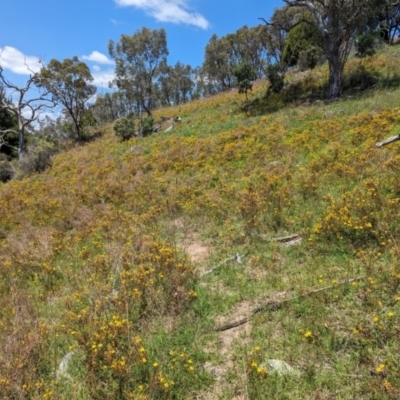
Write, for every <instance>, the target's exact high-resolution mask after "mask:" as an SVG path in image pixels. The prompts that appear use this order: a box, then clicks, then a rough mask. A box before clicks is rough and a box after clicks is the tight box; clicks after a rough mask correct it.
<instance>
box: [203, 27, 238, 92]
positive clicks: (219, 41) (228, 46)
mask: <svg viewBox="0 0 400 400" xmlns="http://www.w3.org/2000/svg"><path fill="white" fill-rule="evenodd" d="M231 54H232V40H230V38H229V37H226V36H223V37H221V38H218V36H217V35H216V34H214V35H212V36H211V38H210V40H209V42H208V43H207V46H206V48H205V59H204V63H203V71H204V72H205V73H206V75H207V79H208V80H209V82H210V83H212V84H213V85H214V86H215V87H216V91H218V92H219V91H222V90H224V89H229V88H231V87H232V86H233V83H234V76H233V68H234V65H235V60H232V57H231Z"/></svg>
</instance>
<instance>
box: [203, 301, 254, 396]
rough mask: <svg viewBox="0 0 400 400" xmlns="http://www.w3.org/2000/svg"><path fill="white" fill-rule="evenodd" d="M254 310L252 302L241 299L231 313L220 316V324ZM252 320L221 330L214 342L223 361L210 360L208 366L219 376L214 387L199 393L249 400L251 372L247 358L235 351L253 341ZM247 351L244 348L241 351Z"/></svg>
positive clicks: (216, 376) (244, 315) (218, 324)
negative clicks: (216, 362) (248, 390)
mask: <svg viewBox="0 0 400 400" xmlns="http://www.w3.org/2000/svg"><path fill="white" fill-rule="evenodd" d="M250 314H251V303H250V302H248V301H242V302H240V303H239V304H238V305H237V306H236V307H235V309H234V311H233V312H232V313H230V314H229V316H225V317H220V318H217V320H216V325H217V326H220V325H224V324H226V323H228V322H230V321H235V320H238V319H241V318H244V317H248V316H249V315H250ZM250 333H251V324H250V323H247V324H244V325H240V326H237V327H235V328H232V329H228V330H226V331H222V332H218V337H217V340H216V342H215V343H214V349H212V350H211V349H210V351H214V352H215V353H217V355H218V358H220V359H221V360H222V361H221V362H220V363H219V364H216V365H214V364H211V363H206V364H205V366H204V367H205V369H206V370H207V371H208V372H210V373H211V374H212V375H213V376H214V377H215V383H214V385H213V387H212V388H211V390H209V391H208V392H206V393H202V394H201V395H199V396H198V397H197V399H201V400H216V399H229V400H247V399H248V395H247V372H246V360H245V359H243V360H240V357H239V358H238V357H237V356H236V355H235V353H236V352H235V349H237V348H243V347H244V346H246V345H247V344H249V342H250ZM240 353H242V354H243V351H240Z"/></svg>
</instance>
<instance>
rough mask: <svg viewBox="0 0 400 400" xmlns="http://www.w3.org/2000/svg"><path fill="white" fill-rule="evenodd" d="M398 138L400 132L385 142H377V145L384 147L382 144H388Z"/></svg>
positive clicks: (399, 138) (399, 137)
mask: <svg viewBox="0 0 400 400" xmlns="http://www.w3.org/2000/svg"><path fill="white" fill-rule="evenodd" d="M396 140H400V133H399V134H397V135H394V136H391V137H390V138H388V139H386V140H384V141H383V142H378V143H377V144H376V147H382V146H386V145H387V144H390V143H393V142H395V141H396Z"/></svg>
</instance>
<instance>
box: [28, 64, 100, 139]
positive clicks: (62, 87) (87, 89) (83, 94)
mask: <svg viewBox="0 0 400 400" xmlns="http://www.w3.org/2000/svg"><path fill="white" fill-rule="evenodd" d="M92 81H93V77H92V75H91V73H90V69H89V67H88V66H87V65H86V64H85V63H84V62H82V61H79V59H78V57H76V56H75V57H73V58H66V59H65V60H64V61H63V62H60V61H58V60H55V59H53V60H51V61H50V63H49V65H48V66H47V67H44V68H42V69H41V71H40V74H39V75H38V77H37V79H36V82H37V85H38V86H40V87H44V88H46V89H47V90H48V91H49V92H51V93H52V94H53V98H54V100H55V101H56V102H57V103H59V104H61V105H62V106H63V107H64V108H65V109H66V110H67V112H68V114H69V115H70V116H71V118H72V122H73V126H74V130H75V135H76V137H77V139H78V140H82V139H84V132H83V128H84V123H83V117H84V115H85V113H86V111H87V109H86V103H87V101H88V100H89V99H91V98H92V97H93V95H94V94H95V93H96V87H95V86H94V85H91V84H90V83H89V82H92Z"/></svg>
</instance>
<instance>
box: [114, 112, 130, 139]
mask: <svg viewBox="0 0 400 400" xmlns="http://www.w3.org/2000/svg"><path fill="white" fill-rule="evenodd" d="M114 132H115V134H116V135H117V136H118V137H120V138H121V140H129V139H130V138H132V137H133V136H135V122H134V121H133V120H132V119H129V118H127V117H121V118H118V119H117V120H116V121H115V122H114Z"/></svg>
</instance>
